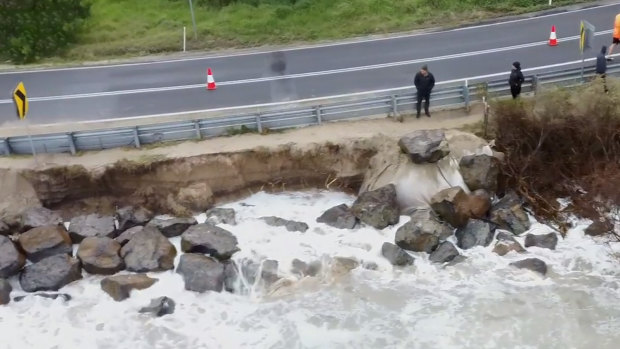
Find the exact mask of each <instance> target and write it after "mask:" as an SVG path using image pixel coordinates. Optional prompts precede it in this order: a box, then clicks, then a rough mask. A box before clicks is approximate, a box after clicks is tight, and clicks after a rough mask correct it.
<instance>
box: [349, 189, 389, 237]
mask: <svg viewBox="0 0 620 349" xmlns="http://www.w3.org/2000/svg"><path fill="white" fill-rule="evenodd" d="M351 212H352V213H353V214H354V215H355V216H356V217H357V218H359V220H360V221H362V222H364V223H366V224H368V225H370V226H372V227H375V228H376V229H383V228H386V227H387V226H389V225H394V224H396V223H398V220H399V219H400V208H399V206H398V202H397V201H396V187H395V186H394V184H388V185H386V186H384V187H381V188H379V189H376V190H372V191H367V192H365V193H362V194H360V196H359V197H358V198H357V200H355V202H354V203H353V206H352V207H351Z"/></svg>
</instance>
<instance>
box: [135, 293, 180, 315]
mask: <svg viewBox="0 0 620 349" xmlns="http://www.w3.org/2000/svg"><path fill="white" fill-rule="evenodd" d="M175 307H176V303H175V302H174V300H173V299H172V298H168V297H159V298H155V299H151V303H150V304H149V305H148V306H146V307H143V308H140V310H139V313H141V314H144V313H151V314H153V315H155V316H157V317H160V316H164V315H169V314H173V313H174V308H175Z"/></svg>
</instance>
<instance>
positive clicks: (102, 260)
mask: <svg viewBox="0 0 620 349" xmlns="http://www.w3.org/2000/svg"><path fill="white" fill-rule="evenodd" d="M120 251H121V244H119V243H118V242H117V241H114V240H112V239H110V238H107V237H91V238H86V239H84V240H82V243H80V247H79V248H78V252H77V257H78V258H79V259H80V261H81V262H82V268H84V270H86V271H87V272H88V273H90V274H101V275H112V274H116V273H117V272H119V271H121V270H123V268H125V263H124V262H123V260H122V259H121V257H120V255H119V253H120Z"/></svg>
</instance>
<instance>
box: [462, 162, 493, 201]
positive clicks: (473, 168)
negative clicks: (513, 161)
mask: <svg viewBox="0 0 620 349" xmlns="http://www.w3.org/2000/svg"><path fill="white" fill-rule="evenodd" d="M499 166H500V163H499V160H498V159H497V158H495V157H493V156H489V155H485V154H482V155H467V156H463V157H462V158H461V161H460V162H459V170H460V172H461V175H462V176H463V180H464V182H465V184H467V187H468V188H469V190H471V191H474V190H478V189H484V190H487V191H489V192H491V193H495V192H496V191H497V179H498V176H499V170H500V168H499Z"/></svg>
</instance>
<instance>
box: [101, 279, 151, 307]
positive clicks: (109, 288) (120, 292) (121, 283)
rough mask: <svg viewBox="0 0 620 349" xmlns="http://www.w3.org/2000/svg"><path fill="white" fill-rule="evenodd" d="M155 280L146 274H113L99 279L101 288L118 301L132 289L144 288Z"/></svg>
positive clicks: (123, 298) (126, 296) (127, 296)
mask: <svg viewBox="0 0 620 349" xmlns="http://www.w3.org/2000/svg"><path fill="white" fill-rule="evenodd" d="M157 281H158V279H153V278H150V277H148V276H147V275H146V274H127V275H115V276H109V277H107V278H105V279H103V280H101V289H102V290H103V291H104V292H105V293H107V294H109V295H110V297H112V299H114V300H115V301H117V302H119V301H122V300H125V299H127V298H129V296H130V293H131V291H132V290H144V289H145V288H149V287H151V286H153V284H154V283H155V282H157Z"/></svg>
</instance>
